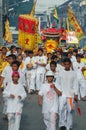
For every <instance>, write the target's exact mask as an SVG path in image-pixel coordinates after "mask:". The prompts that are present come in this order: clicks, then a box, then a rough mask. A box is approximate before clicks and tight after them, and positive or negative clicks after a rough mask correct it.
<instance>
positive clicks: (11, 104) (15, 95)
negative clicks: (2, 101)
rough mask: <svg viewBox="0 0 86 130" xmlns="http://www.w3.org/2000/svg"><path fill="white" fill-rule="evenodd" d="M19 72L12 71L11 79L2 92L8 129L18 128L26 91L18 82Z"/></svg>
mask: <svg viewBox="0 0 86 130" xmlns="http://www.w3.org/2000/svg"><path fill="white" fill-rule="evenodd" d="M19 77H20V76H19V72H17V71H14V72H13V73H12V80H13V82H10V83H9V84H8V85H7V87H6V88H5V90H4V92H3V97H6V98H7V115H8V122H9V123H8V130H19V127H20V120H21V113H22V107H23V100H24V99H25V98H26V92H25V90H24V87H23V86H22V84H21V83H18V80H19Z"/></svg>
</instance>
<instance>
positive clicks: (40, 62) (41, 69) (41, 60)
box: [35, 48, 47, 91]
mask: <svg viewBox="0 0 86 130" xmlns="http://www.w3.org/2000/svg"><path fill="white" fill-rule="evenodd" d="M35 64H36V65H37V69H36V91H39V90H40V86H41V84H42V83H43V81H44V74H45V66H46V64H47V57H46V56H44V55H43V50H42V49H41V48H39V50H38V56H37V57H36V63H35Z"/></svg>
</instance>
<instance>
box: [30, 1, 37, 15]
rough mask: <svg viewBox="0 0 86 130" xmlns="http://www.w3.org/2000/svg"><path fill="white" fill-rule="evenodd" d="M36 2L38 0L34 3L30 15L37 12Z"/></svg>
mask: <svg viewBox="0 0 86 130" xmlns="http://www.w3.org/2000/svg"><path fill="white" fill-rule="evenodd" d="M36 3H37V0H34V4H33V7H32V10H31V13H30V15H32V16H34V14H35V7H36Z"/></svg>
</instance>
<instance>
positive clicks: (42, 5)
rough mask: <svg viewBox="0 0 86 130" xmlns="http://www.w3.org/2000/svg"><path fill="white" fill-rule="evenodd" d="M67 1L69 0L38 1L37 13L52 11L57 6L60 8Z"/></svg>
mask: <svg viewBox="0 0 86 130" xmlns="http://www.w3.org/2000/svg"><path fill="white" fill-rule="evenodd" d="M66 1H68V0H37V4H36V12H43V11H46V10H51V9H52V8H54V7H55V5H56V6H59V5H61V4H62V3H64V2H66Z"/></svg>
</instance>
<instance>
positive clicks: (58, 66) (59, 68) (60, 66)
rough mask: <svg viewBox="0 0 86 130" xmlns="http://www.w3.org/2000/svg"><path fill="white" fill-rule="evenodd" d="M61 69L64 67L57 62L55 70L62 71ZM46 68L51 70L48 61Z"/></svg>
mask: <svg viewBox="0 0 86 130" xmlns="http://www.w3.org/2000/svg"><path fill="white" fill-rule="evenodd" d="M63 69H64V67H63V66H62V65H60V64H57V67H56V71H58V72H59V71H62V70H63ZM46 70H48V71H49V70H51V69H50V63H49V64H47V65H46Z"/></svg>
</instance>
